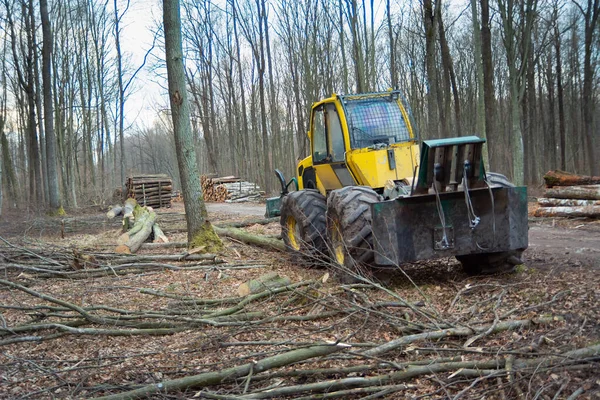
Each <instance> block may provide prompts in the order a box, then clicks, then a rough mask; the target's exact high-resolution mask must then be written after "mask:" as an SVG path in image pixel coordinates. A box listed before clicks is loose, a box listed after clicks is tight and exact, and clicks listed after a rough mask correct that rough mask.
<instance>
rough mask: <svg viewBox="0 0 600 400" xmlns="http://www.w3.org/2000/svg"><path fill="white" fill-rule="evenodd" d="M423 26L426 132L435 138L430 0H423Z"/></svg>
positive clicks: (436, 95) (435, 90)
mask: <svg viewBox="0 0 600 400" xmlns="http://www.w3.org/2000/svg"><path fill="white" fill-rule="evenodd" d="M423 24H424V26H425V66H426V70H427V81H428V86H429V91H428V96H427V115H428V121H427V128H428V129H427V131H428V137H429V138H431V137H433V138H437V137H439V135H440V133H439V132H440V121H439V113H438V112H439V109H438V102H439V92H438V82H437V65H436V63H435V24H436V18H435V14H434V10H433V4H432V0H423Z"/></svg>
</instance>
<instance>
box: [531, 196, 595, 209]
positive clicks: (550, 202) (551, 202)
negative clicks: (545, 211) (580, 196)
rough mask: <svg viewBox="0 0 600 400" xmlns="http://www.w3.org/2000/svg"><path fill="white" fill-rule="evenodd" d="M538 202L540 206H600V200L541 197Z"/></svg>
mask: <svg viewBox="0 0 600 400" xmlns="http://www.w3.org/2000/svg"><path fill="white" fill-rule="evenodd" d="M538 204H539V205H540V206H542V207H583V206H600V200H576V199H550V198H546V197H541V198H539V199H538Z"/></svg>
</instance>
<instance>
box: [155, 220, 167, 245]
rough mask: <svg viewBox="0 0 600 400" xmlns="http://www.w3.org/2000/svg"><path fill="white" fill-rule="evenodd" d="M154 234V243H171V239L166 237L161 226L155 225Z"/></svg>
mask: <svg viewBox="0 0 600 400" xmlns="http://www.w3.org/2000/svg"><path fill="white" fill-rule="evenodd" d="M152 232H153V233H154V240H153V242H154V243H169V239H168V238H167V236H165V234H164V232H163V231H162V229H160V226H158V224H157V223H154V225H153V226H152Z"/></svg>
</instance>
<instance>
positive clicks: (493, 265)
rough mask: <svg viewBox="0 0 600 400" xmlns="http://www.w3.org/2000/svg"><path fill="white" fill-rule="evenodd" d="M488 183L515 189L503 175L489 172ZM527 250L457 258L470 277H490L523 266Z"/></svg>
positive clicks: (468, 255)
mask: <svg viewBox="0 0 600 400" xmlns="http://www.w3.org/2000/svg"><path fill="white" fill-rule="evenodd" d="M486 177H487V181H488V183H489V184H490V185H491V186H502V187H515V185H514V184H513V183H512V182H510V181H509V180H508V178H506V176H504V175H502V174H498V173H496V172H488V173H487V174H486ZM524 250H525V249H517V250H511V251H502V252H497V253H480V254H467V255H464V256H456V259H457V260H458V261H460V263H461V264H462V266H463V269H464V271H465V272H466V273H467V274H469V275H489V274H496V273H501V272H512V271H513V270H514V269H515V267H516V266H517V265H519V264H523V261H522V260H521V255H522V254H523V251H524Z"/></svg>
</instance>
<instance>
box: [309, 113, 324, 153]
mask: <svg viewBox="0 0 600 400" xmlns="http://www.w3.org/2000/svg"><path fill="white" fill-rule="evenodd" d="M312 124H313V132H312V135H313V137H312V142H313V154H312V157H313V163H319V162H323V161H325V159H326V158H327V138H326V131H325V113H324V112H323V108H319V109H316V110H315V111H314V113H313V121H312Z"/></svg>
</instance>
